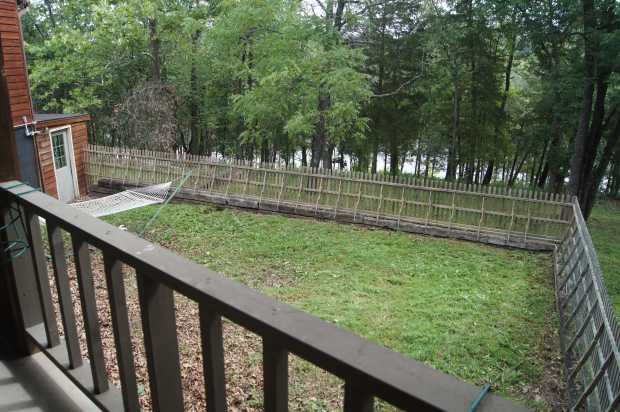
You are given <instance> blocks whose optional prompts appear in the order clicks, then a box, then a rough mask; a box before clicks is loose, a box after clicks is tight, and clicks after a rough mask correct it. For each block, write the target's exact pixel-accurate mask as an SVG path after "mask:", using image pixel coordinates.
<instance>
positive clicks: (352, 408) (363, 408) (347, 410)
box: [344, 382, 374, 412]
mask: <svg viewBox="0 0 620 412" xmlns="http://www.w3.org/2000/svg"><path fill="white" fill-rule="evenodd" d="M373 410H374V397H373V396H372V395H371V394H369V393H368V391H367V390H365V389H363V388H359V387H357V386H355V385H353V384H351V383H349V382H346V383H345V385H344V412H372V411H373Z"/></svg>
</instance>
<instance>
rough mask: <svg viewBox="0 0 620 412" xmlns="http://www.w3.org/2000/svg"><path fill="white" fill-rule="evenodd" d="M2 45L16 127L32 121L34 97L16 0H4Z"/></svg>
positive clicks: (0, 13)
mask: <svg viewBox="0 0 620 412" xmlns="http://www.w3.org/2000/svg"><path fill="white" fill-rule="evenodd" d="M0 45H1V46H2V62H3V67H4V72H5V76H6V81H7V87H8V91H9V103H10V108H11V120H12V123H13V126H14V127H15V126H19V125H23V124H24V120H23V117H24V116H26V118H27V121H28V122H31V121H32V100H31V98H30V88H29V87H28V71H27V69H26V57H25V55H24V49H23V41H22V32H21V23H20V20H19V15H18V14H17V5H16V2H15V0H0Z"/></svg>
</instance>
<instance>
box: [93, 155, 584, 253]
mask: <svg viewBox="0 0 620 412" xmlns="http://www.w3.org/2000/svg"><path fill="white" fill-rule="evenodd" d="M190 171H191V177H190V178H189V179H188V180H187V181H186V183H185V185H184V187H183V189H184V190H183V192H182V193H181V194H180V197H185V198H189V199H193V200H206V201H214V202H216V203H225V204H229V205H233V206H241V207H250V208H256V209H263V210H269V211H279V212H285V213H293V214H301V215H309V216H317V217H321V218H328V219H335V220H341V221H352V222H354V223H364V224H370V225H378V226H387V227H392V228H395V229H400V230H406V231H412V232H421V233H427V234H433V235H439V236H450V237H456V238H464V239H469V240H476V241H480V242H487V243H494V244H501V245H509V246H513V247H521V248H526V249H549V250H551V249H553V245H554V244H555V243H557V242H558V241H559V240H560V239H561V236H562V234H563V233H564V232H565V231H566V228H567V227H568V224H569V219H570V215H571V213H572V206H571V204H570V203H569V202H566V198H565V195H560V194H550V193H545V192H527V191H523V190H506V189H504V188H496V187H483V186H467V185H463V184H461V183H456V182H438V181H436V180H428V181H425V180H422V179H413V178H401V179H392V178H389V177H386V176H378V175H374V176H369V175H366V174H362V173H356V172H346V173H345V172H333V171H324V170H320V169H293V168H285V169H275V168H269V167H260V166H255V165H248V164H246V163H245V162H224V161H221V160H216V159H213V158H208V157H200V156H191V155H186V156H177V155H175V154H174V153H158V152H150V151H142V150H134V149H118V148H110V147H103V146H89V148H88V164H87V174H88V177H89V184H90V185H100V184H101V183H102V182H107V184H108V186H109V185H110V184H112V185H113V186H114V187H116V188H119V187H123V186H131V185H138V186H139V185H148V184H155V183H161V182H165V181H169V180H176V179H180V178H181V176H183V175H185V174H186V173H188V172H190Z"/></svg>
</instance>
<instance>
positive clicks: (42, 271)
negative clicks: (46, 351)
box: [26, 210, 60, 348]
mask: <svg viewBox="0 0 620 412" xmlns="http://www.w3.org/2000/svg"><path fill="white" fill-rule="evenodd" d="M26 222H27V225H28V231H27V236H28V243H30V254H31V257H32V260H33V262H34V269H35V272H36V273H35V275H36V282H37V290H38V292H39V303H40V304H41V312H42V315H43V325H44V327H45V337H46V338H47V346H48V347H49V348H51V347H54V346H56V345H58V344H59V343H60V338H59V337H58V325H57V324H56V314H55V313H54V306H53V305H52V293H51V290H50V282H49V279H48V274H47V262H46V260H45V254H44V253H43V241H42V238H41V226H40V224H39V217H38V216H37V215H35V214H34V213H32V212H31V211H30V210H26Z"/></svg>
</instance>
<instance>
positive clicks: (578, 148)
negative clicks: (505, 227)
mask: <svg viewBox="0 0 620 412" xmlns="http://www.w3.org/2000/svg"><path fill="white" fill-rule="evenodd" d="M582 6H583V32H584V79H583V97H582V99H583V100H582V104H581V115H580V116H579V126H578V127H577V132H576V134H575V146H574V150H573V156H572V158H571V162H570V166H571V167H570V178H569V183H568V188H569V191H570V193H571V194H573V195H578V194H579V189H580V188H581V184H582V176H583V162H584V151H585V149H586V143H587V139H588V134H589V130H590V119H591V117H592V101H593V97H594V76H595V67H594V66H595V57H594V44H593V43H594V39H593V33H592V32H593V31H594V30H595V23H596V21H595V17H594V1H593V0H582Z"/></svg>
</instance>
